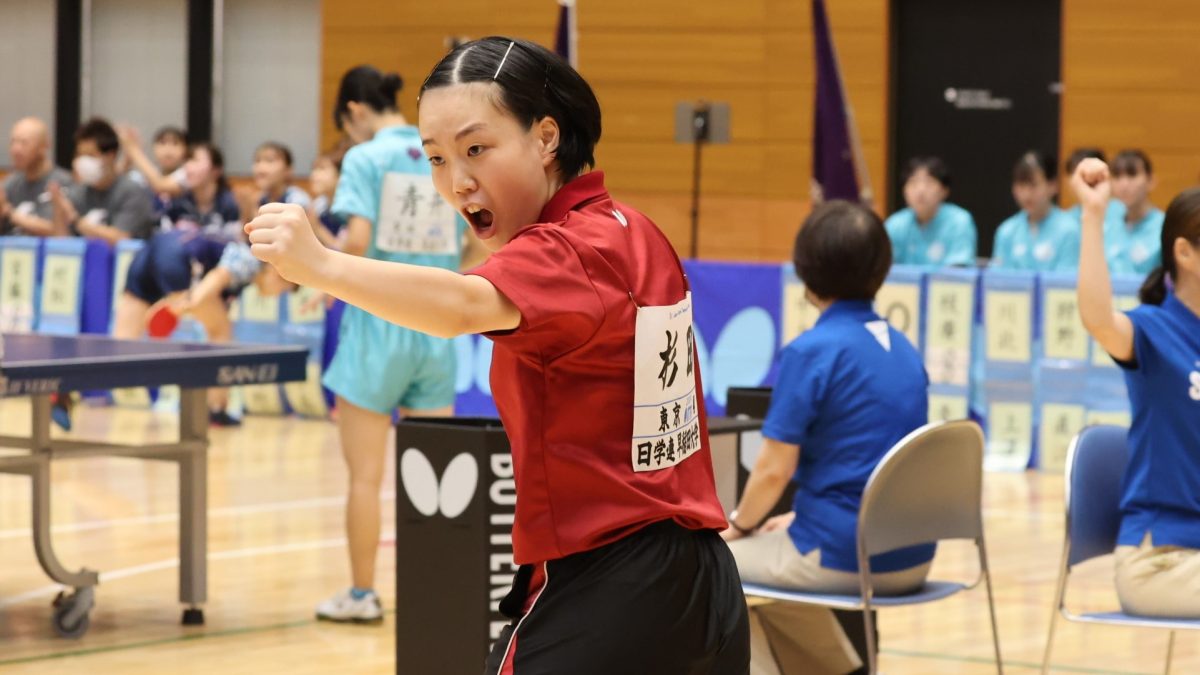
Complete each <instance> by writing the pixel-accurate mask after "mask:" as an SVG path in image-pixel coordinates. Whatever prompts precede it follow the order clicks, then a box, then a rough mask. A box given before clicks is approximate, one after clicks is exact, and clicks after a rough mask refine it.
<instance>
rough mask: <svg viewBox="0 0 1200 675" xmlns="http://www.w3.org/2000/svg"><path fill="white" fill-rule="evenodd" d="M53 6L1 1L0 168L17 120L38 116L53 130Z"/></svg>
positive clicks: (19, 0)
mask: <svg viewBox="0 0 1200 675" xmlns="http://www.w3.org/2000/svg"><path fill="white" fill-rule="evenodd" d="M54 6H55V3H54V2H51V1H50V0H41V1H33V0H0V139H2V141H3V146H2V147H3V148H4V150H3V151H2V152H0V167H8V166H9V160H8V150H7V148H8V133H9V130H10V129H12V125H13V123H14V122H16V121H17V120H19V119H21V118H22V117H26V116H30V115H32V116H34V117H40V118H41V119H42V120H43V121H44V122H46V124H47V126H49V127H50V129H51V130H53V129H54V45H55V10H54Z"/></svg>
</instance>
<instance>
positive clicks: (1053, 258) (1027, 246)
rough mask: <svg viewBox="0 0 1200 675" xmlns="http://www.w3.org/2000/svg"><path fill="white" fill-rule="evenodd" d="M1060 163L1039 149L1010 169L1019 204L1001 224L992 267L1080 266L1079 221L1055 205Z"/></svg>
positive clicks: (1039, 268)
mask: <svg viewBox="0 0 1200 675" xmlns="http://www.w3.org/2000/svg"><path fill="white" fill-rule="evenodd" d="M1057 178H1058V167H1057V166H1056V162H1055V161H1054V159H1053V158H1051V157H1048V156H1046V155H1044V154H1042V153H1040V152H1037V151H1030V152H1027V153H1025V154H1024V155H1022V156H1021V159H1019V160H1018V161H1017V165H1016V166H1015V167H1014V168H1013V198H1014V199H1015V200H1016V202H1017V204H1018V205H1019V206H1020V207H1021V210H1020V211H1019V212H1017V214H1016V215H1014V216H1012V217H1011V218H1009V219H1008V220H1006V221H1004V222H1003V223H1001V224H1000V227H999V228H998V229H997V230H996V239H995V246H993V247H992V262H991V266H992V267H993V268H995V269H1006V270H1031V271H1035V272H1073V271H1075V269H1076V268H1077V267H1078V266H1079V226H1078V224H1077V223H1076V222H1075V221H1074V220H1072V219H1071V217H1070V216H1068V215H1067V213H1066V212H1065V211H1063V210H1062V209H1060V208H1058V207H1057V206H1056V205H1055V204H1054V197H1055V195H1057V194H1058V183H1057V182H1056V179H1057Z"/></svg>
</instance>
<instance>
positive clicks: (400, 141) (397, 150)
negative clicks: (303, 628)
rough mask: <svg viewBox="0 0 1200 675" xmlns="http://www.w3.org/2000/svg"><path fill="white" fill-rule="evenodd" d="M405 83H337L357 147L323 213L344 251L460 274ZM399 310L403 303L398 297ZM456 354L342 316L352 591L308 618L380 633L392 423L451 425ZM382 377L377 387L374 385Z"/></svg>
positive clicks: (340, 391)
mask: <svg viewBox="0 0 1200 675" xmlns="http://www.w3.org/2000/svg"><path fill="white" fill-rule="evenodd" d="M401 85H402V82H401V79H400V76H399V75H396V74H394V73H391V74H387V75H384V74H382V73H380V72H379V71H378V70H376V69H375V68H372V67H370V66H358V67H357V68H353V69H351V70H350V71H348V72H347V73H346V74H345V75H344V76H343V77H342V82H341V86H340V88H339V90H338V97H337V103H336V105H335V107H334V111H333V116H334V121H335V122H336V123H337V126H338V129H341V130H343V131H345V132H346V133H347V134H348V135H349V136H350V137H351V138H352V139H353V140H354V141H355V142H356V143H358V145H356V146H354V147H353V148H351V149H350V150H349V151H348V152H347V153H346V156H345V158H344V159H343V161H342V174H341V178H340V180H339V181H338V185H337V192H336V193H335V194H334V198H333V206H332V207H331V210H332V211H333V213H334V214H336V215H338V216H339V217H341V218H343V219H345V221H346V230H347V232H346V238H345V243H344V245H343V248H342V250H343V251H344V252H346V253H350V254H352V255H360V256H366V257H368V258H375V259H377V260H387V261H391V262H400V263H408V264H412V265H425V266H429V267H440V268H443V269H447V270H452V271H458V268H459V263H460V260H461V255H462V241H463V236H464V234H465V231H466V223H465V221H463V220H462V218H461V217H459V216H458V212H457V210H456V209H455V208H454V207H452V206H450V205H448V204H446V203H445V202H444V201H443V200H442V198H441V197H440V196H438V193H437V190H436V189H435V188H434V185H433V179H432V178H431V176H430V165H429V160H428V159H427V158H426V157H425V153H424V152H423V151H422V149H421V137H420V134H419V133H418V132H417V128H416V127H414V126H412V125H410V124H409V123H408V121H407V120H406V119H405V118H404V115H402V114H401V113H400V110H399V108H398V107H397V106H396V94H397V93H398V92H399V91H400V88H401ZM396 302H404V298H403V297H401V296H397V298H396ZM454 368H455V362H454V347H453V343H452V342H451V341H450V340H448V339H445V338H435V337H432V336H429V335H425V334H424V333H418V332H416V331H414V330H410V329H407V328H401V327H400V326H397V325H395V324H393V323H389V322H387V321H384V320H383V319H380V318H378V317H376V316H374V315H373V314H370V313H368V312H366V311H364V310H362V309H359V308H358V307H352V306H348V307H347V308H346V313H345V314H343V315H342V322H341V327H340V329H339V337H338V347H337V352H336V353H335V355H334V357H333V361H332V362H331V363H330V365H329V370H328V371H327V372H326V373H325V377H324V384H325V386H326V387H328V388H329V389H330V390H331V391H333V392H334V393H335V394H337V415H338V417H337V424H338V432H339V435H340V437H341V442H342V454H343V456H344V457H345V458H346V464H347V466H348V467H349V470H350V494H349V497H348V498H347V500H346V530H347V538H348V540H349V544H350V568H351V573H352V582H353V585H352V586H351V587H350V588H349V589H348V590H345V591H343V592H340V593H338V594H337V595H334V596H333V597H332V598H330V599H329V600H327V601H325V602H323V603H321V604H320V605H318V606H317V618H319V619H324V620H328V621H341V622H354V623H377V622H379V621H382V620H383V612H382V608H381V606H380V602H379V597H378V595H376V593H375V591H374V590H373V589H374V585H375V557H376V554H377V553H378V549H379V521H380V504H379V490H380V488H381V486H382V484H383V472H384V463H385V460H386V458H387V438H388V431H389V430H390V429H391V426H392V412H393V411H394V410H396V409H397V408H399V409H400V412H401V414H402V415H405V416H409V415H419V416H422V417H435V416H436V417H449V416H451V415H453V414H454V396H455V392H454ZM384 373H386V376H381V375H382V374H384Z"/></svg>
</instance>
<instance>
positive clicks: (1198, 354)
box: [1071, 159, 1200, 618]
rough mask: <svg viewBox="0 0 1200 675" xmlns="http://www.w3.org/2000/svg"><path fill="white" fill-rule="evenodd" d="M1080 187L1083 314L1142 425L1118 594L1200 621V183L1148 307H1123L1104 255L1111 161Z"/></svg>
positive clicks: (1089, 168) (1126, 491)
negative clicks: (1121, 376) (1117, 303)
mask: <svg viewBox="0 0 1200 675" xmlns="http://www.w3.org/2000/svg"><path fill="white" fill-rule="evenodd" d="M1071 184H1072V186H1073V187H1074V189H1075V192H1076V194H1077V195H1078V196H1079V202H1080V204H1082V206H1083V233H1082V245H1081V249H1080V260H1079V290H1078V294H1079V296H1078V297H1079V313H1080V315H1081V318H1082V319H1083V325H1084V326H1085V327H1086V328H1087V330H1088V332H1089V333H1091V335H1092V337H1093V338H1095V340H1096V343H1097V344H1098V345H1099V346H1100V347H1102V348H1103V349H1104V350H1105V351H1107V352H1108V353H1109V354H1110V355H1111V356H1112V357H1113V359H1114V360H1115V361H1116V362H1117V364H1118V365H1119V366H1121V368H1122V369H1123V370H1124V372H1125V383H1126V385H1127V387H1128V390H1129V402H1130V407H1131V408H1132V411H1133V422H1132V424H1131V426H1130V429H1129V465H1128V467H1127V469H1126V473H1125V479H1124V481H1123V483H1122V491H1123V494H1122V497H1121V514H1122V515H1121V531H1120V534H1119V536H1118V538H1117V550H1116V585H1117V596H1118V597H1119V598H1120V600H1121V606H1122V608H1124V609H1125V611H1126V612H1129V613H1131V614H1138V615H1142V616H1159V617H1174V618H1184V617H1186V618H1197V617H1200V585H1197V584H1196V583H1195V579H1197V578H1200V188H1192V189H1190V190H1185V191H1183V192H1181V193H1180V194H1179V195H1178V196H1177V197H1175V199H1174V200H1173V201H1172V202H1171V205H1170V206H1169V207H1167V213H1166V217H1165V219H1164V221H1163V229H1162V266H1161V267H1159V268H1158V269H1156V270H1155V271H1153V272H1151V273H1150V275H1149V277H1147V279H1146V283H1145V284H1144V285H1143V286H1142V290H1141V299H1142V302H1143V303H1145V304H1143V305H1142V306H1141V307H1138V308H1137V309H1135V310H1133V311H1131V312H1127V313H1121V312H1117V311H1114V309H1113V302H1112V283H1111V281H1110V279H1109V270H1108V264H1107V263H1106V262H1105V256H1104V212H1105V209H1106V207H1107V204H1108V199H1109V194H1110V192H1111V178H1110V176H1109V172H1108V167H1107V166H1106V165H1105V164H1104V162H1102V161H1100V160H1098V159H1086V160H1084V161H1083V162H1082V163H1081V164H1080V165H1079V167H1078V168H1077V169H1076V171H1075V176H1074V177H1073V178H1072V179H1071Z"/></svg>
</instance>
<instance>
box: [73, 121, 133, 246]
mask: <svg viewBox="0 0 1200 675" xmlns="http://www.w3.org/2000/svg"><path fill="white" fill-rule="evenodd" d="M118 147H119V141H118V140H117V132H116V131H115V130H114V129H113V127H112V125H111V124H109V123H108V122H107V121H105V120H103V119H100V118H98V117H97V118H93V119H91V120H88V121H87V122H85V123H84V124H83V126H81V127H79V130H78V131H76V132H75V161H74V162H73V163H72V165H71V166H72V168H73V169H74V170H75V178H76V181H77V183H76V184H75V185H73V186H71V187H70V188H69V189H66V190H63V189H61V188H58V187H57V186H51V188H50V194H51V196H52V199H53V203H54V220H55V223H56V224H57V226H58V227H59V228H65V229H66V230H67V231H69V232H70V233H71V234H77V235H79V236H82V237H89V238H93V239H102V240H104V241H107V242H108V243H110V244H114V243H116V242H117V241H120V240H121V239H129V238H134V239H145V238H147V237H149V236H150V232H151V230H152V228H153V226H154V210H153V206H152V205H151V201H150V195H149V194H148V193H147V192H146V190H145V189H144V188H142V187H141V186H139V185H138V184H137V183H135V182H133V181H132V180H131V179H130V178H129V177H127V176H125V175H124V174H120V173H118V172H117V149H118Z"/></svg>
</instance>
